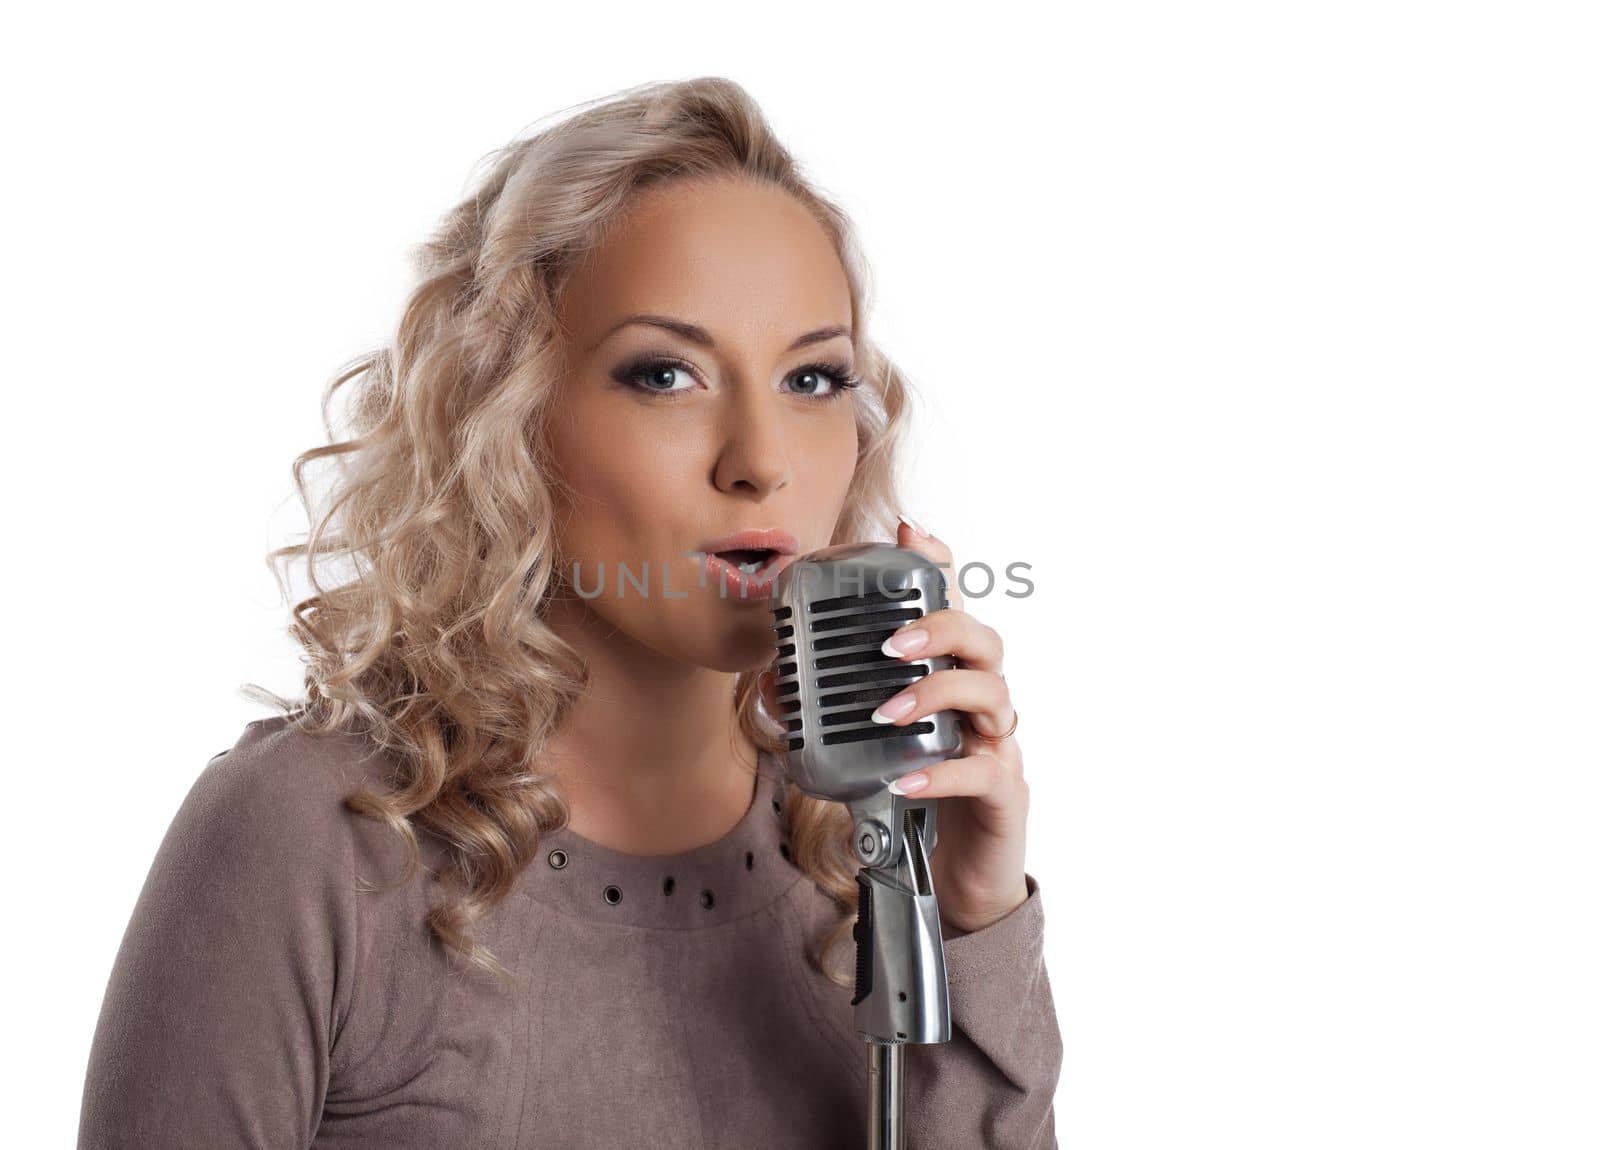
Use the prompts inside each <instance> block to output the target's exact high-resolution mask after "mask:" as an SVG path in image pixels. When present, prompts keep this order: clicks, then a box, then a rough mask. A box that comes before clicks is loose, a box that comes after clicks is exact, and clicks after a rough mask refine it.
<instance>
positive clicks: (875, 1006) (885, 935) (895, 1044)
mask: <svg viewBox="0 0 1600 1150" xmlns="http://www.w3.org/2000/svg"><path fill="white" fill-rule="evenodd" d="M938 802H939V800H938V799H924V800H922V801H921V802H918V801H916V799H915V798H914V797H911V796H906V795H897V794H895V793H894V792H893V791H890V790H887V789H885V790H881V791H879V792H877V793H876V794H874V795H870V796H868V797H866V798H863V799H859V800H856V801H854V802H851V803H849V804H848V806H849V807H850V812H851V814H852V815H853V816H854V817H855V839H854V846H855V854H856V858H857V859H859V860H860V861H861V863H862V864H863V865H862V867H861V869H860V870H859V871H858V872H856V883H857V885H858V886H859V887H860V890H861V902H860V906H859V908H858V909H857V912H856V924H855V928H854V930H853V931H852V932H851V933H852V937H854V939H855V941H856V993H855V997H854V998H852V999H851V1000H850V1004H851V1005H852V1006H854V1007H855V1024H856V1034H857V1035H858V1036H859V1037H861V1038H862V1039H864V1040H865V1041H866V1042H867V1043H868V1050H869V1075H870V1085H869V1092H868V1099H867V1124H868V1127H867V1146H868V1150H905V1144H906V1141H905V1139H906V1132H905V1048H906V1046H907V1045H909V1044H911V1043H918V1044H928V1043H936V1042H948V1041H950V986H949V983H948V981H947V980H946V977H945V966H944V937H943V935H942V933H941V931H940V927H939V903H938V900H937V899H936V898H935V896H934V890H933V872H932V870H931V868H930V867H929V866H928V855H929V854H931V853H932V851H933V849H934V847H935V846H937V845H938V818H937V815H938Z"/></svg>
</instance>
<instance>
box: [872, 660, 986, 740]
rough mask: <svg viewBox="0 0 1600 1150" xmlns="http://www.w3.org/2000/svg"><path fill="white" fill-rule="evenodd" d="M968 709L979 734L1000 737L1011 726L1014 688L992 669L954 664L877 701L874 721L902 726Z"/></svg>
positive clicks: (971, 721)
mask: <svg viewBox="0 0 1600 1150" xmlns="http://www.w3.org/2000/svg"><path fill="white" fill-rule="evenodd" d="M950 710H956V711H965V712H967V714H968V716H969V719H968V721H969V722H970V723H971V724H972V726H973V729H974V730H975V731H977V732H978V734H980V735H986V736H988V737H990V738H998V737H999V736H1000V735H1002V734H1004V733H1005V731H1006V730H1007V729H1009V728H1010V726H1011V718H1012V715H1013V714H1014V712H1013V711H1012V709H1011V690H1010V688H1008V687H1007V686H1006V681H1005V680H1004V679H1002V678H1001V677H1000V676H999V675H996V674H995V673H994V672H993V671H973V670H968V669H967V668H965V667H955V668H951V669H947V670H940V671H935V672H933V674H931V675H925V676H923V677H922V678H920V679H918V680H917V681H916V683H915V684H914V685H912V686H910V687H907V688H906V689H905V690H903V691H901V692H899V693H898V694H895V695H892V696H890V697H889V698H887V699H885V700H884V701H883V702H881V703H879V704H878V707H877V709H876V710H875V711H873V712H872V721H873V722H875V723H893V724H894V725H895V726H897V727H903V726H905V725H906V724H907V723H914V722H916V721H917V720H918V719H921V718H923V717H924V716H927V715H931V714H933V713H934V712H936V711H950Z"/></svg>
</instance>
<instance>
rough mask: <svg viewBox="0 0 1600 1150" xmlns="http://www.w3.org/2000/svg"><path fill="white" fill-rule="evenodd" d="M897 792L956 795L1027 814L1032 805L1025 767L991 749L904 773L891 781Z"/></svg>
mask: <svg viewBox="0 0 1600 1150" xmlns="http://www.w3.org/2000/svg"><path fill="white" fill-rule="evenodd" d="M889 789H890V790H891V791H893V792H894V793H895V794H897V795H916V796H917V797H918V798H929V799H944V798H951V797H954V796H956V795H962V796H965V797H967V798H973V799H977V800H979V801H980V802H982V803H983V804H984V805H985V806H987V807H990V808H992V809H995V810H1004V811H1010V810H1018V811H1021V812H1022V813H1023V814H1024V816H1025V815H1026V813H1027V809H1028V804H1027V801H1026V798H1025V797H1024V796H1026V795H1027V792H1028V783H1027V780H1026V779H1024V778H1023V777H1022V767H1021V765H1020V764H1018V763H1012V762H1008V761H1007V760H1005V759H1002V758H1000V757H998V756H996V755H992V754H990V753H989V752H987V751H976V752H974V753H973V754H970V755H963V756H961V757H960V758H955V759H945V760H944V761H943V762H940V763H934V764H932V765H930V766H926V767H922V768H920V769H918V770H916V771H912V772H911V773H910V774H906V775H901V776H900V777H899V778H898V779H895V780H893V781H892V782H890V784H889Z"/></svg>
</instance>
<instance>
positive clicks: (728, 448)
mask: <svg viewBox="0 0 1600 1150" xmlns="http://www.w3.org/2000/svg"><path fill="white" fill-rule="evenodd" d="M790 478H791V476H790V469H789V451H788V444H787V442H786V441H785V436H784V428H783V417H782V413H781V412H779V411H777V410H775V409H774V405H771V404H767V403H764V402H763V401H762V400H761V399H755V400H746V401H742V402H740V403H737V404H734V405H733V408H732V410H730V411H729V412H728V413H727V422H726V425H725V432H724V435H723V442H722V449H721V451H720V453H719V454H718V456H717V465H716V473H715V477H714V479H715V482H716V485H717V489H718V490H720V491H724V492H727V493H728V494H730V495H736V494H746V495H756V496H760V497H764V496H766V495H769V494H771V493H772V492H774V491H777V490H779V489H780V488H782V487H784V486H786V485H787V484H788V483H789V481H790Z"/></svg>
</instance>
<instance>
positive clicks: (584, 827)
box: [546, 600, 756, 855]
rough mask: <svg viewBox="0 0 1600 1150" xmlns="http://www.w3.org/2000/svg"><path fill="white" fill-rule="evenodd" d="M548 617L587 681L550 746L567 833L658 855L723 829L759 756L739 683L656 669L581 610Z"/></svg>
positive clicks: (663, 662) (652, 659) (662, 666)
mask: <svg viewBox="0 0 1600 1150" xmlns="http://www.w3.org/2000/svg"><path fill="white" fill-rule="evenodd" d="M546 618H547V621H548V622H549V624H550V626H551V627H552V628H553V629H554V630H555V632H556V633H557V634H558V635H559V636H560V637H561V638H562V639H563V640H565V641H566V642H567V643H569V644H571V645H572V647H573V648H575V649H576V650H577V651H578V652H579V654H580V655H582V656H583V659H584V662H585V663H586V664H587V665H588V667H589V674H590V681H589V686H588V689H587V690H586V691H585V692H584V694H583V696H582V698H580V699H579V700H578V702H577V703H576V705H575V706H574V707H573V709H572V711H571V712H570V713H569V714H568V715H567V717H566V719H565V721H564V722H563V723H562V725H561V727H560V728H559V729H558V730H557V731H556V732H555V734H554V735H553V736H552V737H551V738H550V740H549V742H548V744H547V762H548V765H549V769H550V770H552V771H553V772H554V773H555V774H556V775H557V776H558V778H559V779H560V783H561V787H562V791H563V793H564V794H565V796H566V798H567V805H568V809H569V813H570V818H569V821H568V824H567V825H568V826H569V827H570V828H571V829H572V831H573V832H574V833H576V834H579V835H582V836H583V837H584V838H586V839H589V840H590V841H592V842H596V843H599V844H600V845H602V846H605V847H609V848H611V849H612V850H618V851H623V852H626V853H628V854H638V855H659V854H677V853H679V852H681V851H686V850H693V849H694V848H695V847H699V846H703V845H705V844H706V843H711V842H715V841H717V840H718V839H720V838H721V837H722V836H723V835H725V834H727V833H728V831H730V830H732V829H733V827H734V826H735V825H736V824H737V823H738V822H739V820H740V819H742V818H743V817H744V815H745V813H746V812H747V811H748V810H749V809H750V803H751V801H752V796H753V794H754V793H755V791H754V787H755V783H754V779H753V777H752V776H753V771H754V765H755V762H756V748H755V746H754V744H753V743H751V741H750V739H749V737H748V736H747V735H745V733H744V732H743V730H742V729H741V728H740V726H739V722H738V716H737V713H736V712H735V710H734V688H735V686H736V684H737V678H738V677H737V676H736V675H734V674H731V673H727V672H721V671H713V670H708V669H707V668H704V667H696V666H692V665H689V664H685V663H682V662H679V661H675V660H668V659H664V658H663V657H662V656H661V655H660V654H659V653H658V652H655V651H652V650H650V649H649V648H646V647H643V646H642V645H640V644H639V643H637V642H635V641H634V640H633V639H631V638H629V637H628V636H626V635H624V634H622V633H621V632H619V631H617V630H616V629H615V628H614V627H612V626H611V625H610V624H609V623H607V622H605V621H604V620H602V619H600V618H599V617H598V616H596V615H595V614H594V613H593V612H591V611H590V610H589V609H588V607H587V606H585V605H584V604H582V603H581V602H577V601H573V600H565V601H563V602H562V603H558V604H554V605H552V610H551V611H550V612H549V613H548V614H547V616H546Z"/></svg>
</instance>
